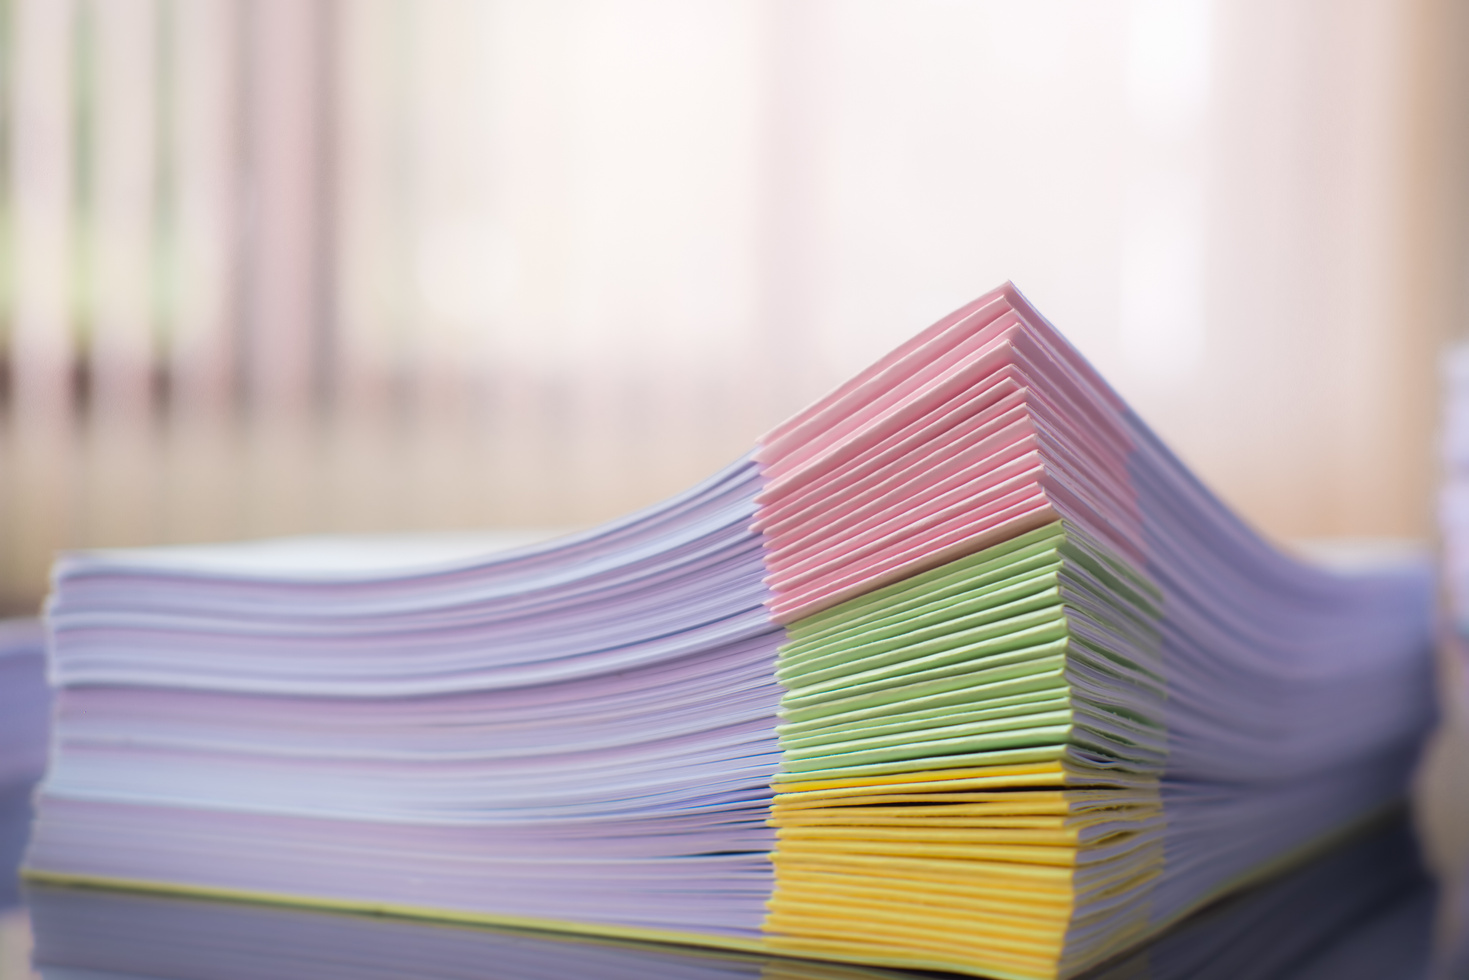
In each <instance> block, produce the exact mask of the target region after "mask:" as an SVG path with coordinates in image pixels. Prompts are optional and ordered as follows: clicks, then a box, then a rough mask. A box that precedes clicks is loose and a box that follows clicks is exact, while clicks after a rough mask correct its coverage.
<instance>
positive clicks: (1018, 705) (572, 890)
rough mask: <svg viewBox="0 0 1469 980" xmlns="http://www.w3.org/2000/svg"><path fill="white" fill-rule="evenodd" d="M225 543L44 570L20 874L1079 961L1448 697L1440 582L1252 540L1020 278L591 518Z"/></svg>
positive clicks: (684, 936)
mask: <svg viewBox="0 0 1469 980" xmlns="http://www.w3.org/2000/svg"><path fill="white" fill-rule="evenodd" d="M241 547H242V549H243V548H247V547H248V546H241ZM240 554H241V557H240V559H239V560H238V561H235V562H234V563H233V564H232V559H231V555H230V551H229V549H227V548H215V549H209V550H208V552H207V554H205V553H203V552H199V551H191V550H190V549H174V550H171V551H148V552H139V553H129V552H107V553H96V554H78V555H73V556H69V557H67V558H65V559H64V560H63V561H62V562H61V563H60V564H59V566H58V568H57V571H56V580H55V581H56V590H55V594H54V596H53V598H52V601H51V607H50V625H51V630H52V634H53V644H52V653H53V662H52V674H53V677H54V679H55V680H56V681H57V682H58V683H59V684H60V685H61V693H60V699H59V707H58V714H57V740H56V747H57V752H56V756H55V759H54V761H53V765H52V769H51V772H50V773H49V775H48V777H47V781H46V783H45V787H44V792H43V794H42V797H41V802H40V819H39V822H38V825H37V832H36V837H35V841H34V844H33V848H32V851H31V854H30V858H29V868H30V870H29V874H30V875H31V876H32V877H33V878H35V879H37V880H42V881H50V882H54V883H86V884H93V885H105V886H112V887H134V888H137V887H145V888H148V889H153V890H163V891H172V892H179V893H193V894H207V895H221V896H235V897H242V898H252V899H260V900H275V901H288V902H292V903H296V904H320V905H327V906H334V907H340V908H357V909H372V910H375V911H388V912H398V913H402V914H406V915H426V916H433V917H443V918H459V919H464V920H470V921H488V922H499V923H508V924H520V925H533V926H538V927H547V928H557V929H564V930H571V931H582V932H593V933H601V934H607V935H614V936H624V937H629V936H630V937H638V938H653V939H673V940H677V941H680V942H703V943H707V944H711V945H721V946H726V947H735V948H746V949H762V950H767V951H778V952H782V953H786V954H794V955H800V956H810V957H818V958H827V959H833V960H844V961H850V962H858V963H867V964H875V965H888V966H905V967H921V968H935V969H947V970H955V971H960V972H966V973H971V974H974V975H980V976H995V977H1014V978H1051V977H1059V976H1071V975H1073V974H1075V973H1077V972H1079V971H1081V970H1084V969H1086V968H1088V967H1090V966H1092V965H1094V964H1096V963H1099V962H1101V961H1103V960H1105V959H1108V958H1109V957H1112V956H1114V955H1116V954H1118V953H1120V952H1121V951H1122V950H1124V949H1125V948H1127V947H1129V946H1132V945H1134V944H1136V943H1137V942H1139V941H1140V940H1142V939H1144V938H1146V937H1147V936H1149V935H1151V934H1153V933H1155V932H1157V931H1158V930H1159V929H1161V928H1163V927H1164V926H1166V925H1168V924H1169V923H1171V922H1173V921H1175V920H1176V919H1177V918H1179V917H1180V916H1182V915H1183V914H1185V913H1186V912H1188V911H1189V910H1191V909H1193V908H1196V907H1198V906H1199V905H1200V904H1202V903H1204V902H1206V901H1208V900H1210V899H1212V898H1214V897H1216V896H1218V895H1220V894H1222V893H1224V892H1225V891H1227V890H1229V889H1230V888H1233V887H1237V886H1239V885H1241V884H1244V883H1247V882H1249V881H1252V880H1254V879H1256V878H1258V877H1260V876H1262V875H1265V874H1268V873H1270V872H1271V871H1272V870H1274V869H1278V868H1280V867H1282V866H1284V865H1286V864H1288V863H1290V862H1291V861H1293V860H1298V859H1299V858H1300V857H1301V856H1302V855H1304V854H1307V853H1309V852H1311V851H1312V850H1313V849H1315V848H1319V847H1322V846H1324V845H1325V844H1327V843H1329V842H1330V841H1332V840H1334V839H1337V838H1340V837H1341V836H1342V835H1345V834H1349V833H1350V832H1351V831H1352V830H1353V828H1356V827H1359V826H1361V825H1362V824H1363V823H1364V822H1365V821H1369V820H1371V819H1372V818H1373V817H1374V815H1377V814H1380V813H1381V812H1383V811H1384V810H1385V809H1386V808H1389V807H1391V806H1392V805H1393V804H1394V803H1395V802H1396V801H1397V800H1398V799H1399V798H1400V797H1401V795H1402V793H1403V790H1404V783H1405V779H1406V774H1407V773H1408V771H1409V769H1410V767H1411V764H1412V761H1413V759H1414V757H1415V754H1416V752H1417V749H1418V745H1419V743H1420V740H1421V738H1422V734H1423V728H1424V726H1425V724H1426V721H1427V719H1428V718H1430V717H1431V713H1432V709H1431V704H1432V696H1431V676H1432V673H1431V660H1430V656H1429V641H1430V633H1429V627H1430V621H1431V605H1432V588H1431V584H1430V581H1431V580H1430V574H1429V570H1428V568H1426V567H1424V566H1421V565H1404V564H1403V563H1401V562H1399V563H1396V564H1395V565H1394V566H1392V567H1390V568H1385V569H1382V570H1380V571H1370V570H1368V571H1357V572H1352V573H1345V572H1341V571H1331V570H1327V569H1324V568H1319V567H1315V566H1312V565H1308V564H1304V563H1302V562H1300V561H1298V560H1296V559H1294V558H1291V557H1288V556H1286V555H1285V554H1283V553H1281V552H1279V551H1277V550H1275V549H1274V548H1272V547H1271V546H1269V545H1268V544H1266V543H1265V542H1264V541H1263V540H1262V539H1260V538H1259V537H1258V536H1257V535H1256V534H1255V533H1253V532H1252V531H1251V530H1250V529H1249V528H1248V527H1247V526H1246V525H1245V524H1244V523H1242V522H1241V521H1240V520H1239V519H1237V518H1236V517H1235V516H1234V515H1233V514H1231V513H1230V512H1229V511H1228V510H1227V509H1226V508H1225V507H1224V506H1223V505H1221V504H1220V503H1219V502H1218V501H1217V499H1216V498H1214V497H1213V496H1212V495H1211V494H1210V493H1209V492H1208V491H1207V490H1206V489H1205V488H1204V487H1203V486H1202V485H1201V484H1200V483H1199V482H1198V481H1197V480H1196V479H1195V478H1194V477H1192V476H1191V475H1190V474H1189V473H1188V471H1187V470H1186V469H1185V468H1184V467H1183V466H1182V465H1181V464H1180V463H1179V462H1178V461H1177V460H1176V459H1175V457H1174V456H1173V455H1172V454H1171V453H1169V452H1168V450H1167V449H1166V448H1165V447H1164V446H1163V445H1162V444H1161V443H1160V442H1159V441H1158V440H1157V438H1156V437H1154V436H1153V435H1152V433H1151V432H1150V431H1149V430H1148V429H1147V427H1146V426H1145V425H1144V424H1143V423H1142V422H1141V421H1140V420H1139V419H1138V418H1137V417H1136V416H1135V415H1134V414H1133V413H1132V412H1131V411H1130V410H1129V409H1128V408H1127V407H1126V405H1125V404H1124V403H1123V402H1122V400H1121V399H1120V398H1119V397H1118V396H1117V395H1116V393H1114V392H1113V391H1112V390H1111V389H1110V388H1109V387H1108V386H1107V385H1106V383H1105V382H1104V381H1103V380H1102V379H1101V378H1100V377H1099V376H1098V375H1097V373H1096V372H1095V371H1094V370H1093V369H1092V368H1091V367H1090V366H1089V365H1088V364H1087V363H1086V362H1085V361H1084V360H1083V359H1082V358H1081V357H1080V355H1079V354H1077V353H1076V351H1075V350H1074V349H1072V348H1071V347H1070V346H1069V345H1068V344H1067V343H1066V341H1065V340H1064V339H1063V338H1062V337H1061V335H1060V334H1059V333H1058V332H1057V331H1056V330H1055V329H1054V328H1053V327H1052V326H1051V325H1050V324H1048V323H1047V322H1046V321H1045V320H1044V319H1043V318H1042V317H1041V316H1040V315H1039V314H1038V313H1037V312H1036V311H1035V310H1034V309H1033V308H1032V307H1031V306H1030V305H1029V304H1028V303H1027V302H1026V301H1025V300H1024V299H1023V297H1021V296H1020V295H1019V294H1018V293H1017V292H1016V291H1015V290H1014V289H1013V288H1012V287H1009V286H1006V287H1002V288H1001V289H999V290H996V291H995V292H993V293H990V294H988V295H986V296H984V297H981V298H980V299H979V300H976V301H975V302H974V303H972V304H970V305H969V306H966V307H965V308H963V309H961V310H959V311H957V312H956V313H954V314H952V315H951V316H949V317H946V318H945V319H944V320H942V321H940V322H939V323H937V324H935V325H934V326H933V327H931V328H929V329H928V330H926V331H924V332H922V333H920V334H919V335H917V336H916V337H914V338H913V339H912V340H910V341H909V342H908V343H906V344H904V345H903V346H901V347H900V348H898V349H897V350H896V351H894V352H893V353H892V354H891V355H889V356H888V357H886V358H884V359H883V360H881V361H879V362H878V363H877V364H876V365H874V366H873V367H871V368H869V369H868V370H867V371H865V372H863V373H862V374H860V375H858V376H857V377H856V378H854V379H853V380H852V381H850V382H848V383H847V384H846V385H843V386H842V387H840V388H839V389H837V390H836V391H835V392H833V393H832V394H830V395H829V396H827V397H826V398H824V399H822V400H821V401H819V402H817V403H816V404H815V405H813V406H812V407H810V408H809V409H807V410H806V411H804V412H802V413H801V414H799V415H798V416H796V417H795V418H793V419H791V420H790V421H788V422H787V423H785V424H784V425H782V426H780V427H779V428H777V429H776V430H775V431H773V432H772V433H770V435H768V436H767V437H766V438H765V439H763V440H762V441H761V443H760V445H759V446H758V447H757V449H756V450H755V452H754V454H753V455H752V457H751V458H749V459H747V460H743V461H740V462H738V463H736V464H735V465H733V466H731V467H730V468H729V469H727V470H725V471H724V472H722V473H720V474H718V475H716V476H715V477H714V478H712V479H711V480H709V481H707V482H706V483H704V484H702V485H700V486H699V487H696V488H694V489H693V490H691V491H689V492H688V493H685V494H683V495H680V496H679V497H676V498H674V499H672V500H670V501H668V502H666V503H664V504H662V505H659V506H656V507H653V508H650V509H649V510H646V511H644V512H642V513H639V514H636V515H633V516H632V517H629V518H627V519H624V520H622V521H618V522H614V523H612V524H609V525H607V526H605V527H602V528H599V529H596V530H593V531H590V532H586V533H583V534H580V535H575V536H572V537H568V538H564V539H560V540H556V541H550V542H544V543H540V544H534V545H530V546H527V547H522V548H520V549H518V550H514V551H510V552H504V553H499V554H489V555H485V556H483V557H481V558H463V557H461V558H458V559H455V560H450V561H443V562H440V563H437V564H435V565H431V566H424V565H418V566H415V567H411V568H402V569H398V570H391V569H385V568H384V567H382V563H381V562H377V563H373V564H372V566H371V570H363V571H360V572H353V571H350V570H343V571H340V572H332V573H328V572H324V571H322V570H321V569H320V568H315V569H313V570H311V571H310V572H309V573H308V572H307V571H304V570H293V569H292V568H291V567H289V563H283V564H282V566H281V567H279V568H277V567H265V566H262V563H261V562H260V560H259V558H258V555H257V556H255V557H253V558H251V559H249V560H246V559H245V558H244V557H243V554H244V553H243V551H242V552H241V553H240ZM267 564H268V563H267Z"/></svg>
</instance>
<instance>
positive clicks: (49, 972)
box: [27, 822, 1462, 980]
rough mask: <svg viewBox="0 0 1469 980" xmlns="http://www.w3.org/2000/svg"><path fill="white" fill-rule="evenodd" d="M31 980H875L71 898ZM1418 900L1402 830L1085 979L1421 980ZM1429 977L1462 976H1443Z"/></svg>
mask: <svg viewBox="0 0 1469 980" xmlns="http://www.w3.org/2000/svg"><path fill="white" fill-rule="evenodd" d="M27 898H28V904H29V906H30V914H31V921H32V927H33V932H34V943H35V947H34V954H35V960H36V968H37V970H38V972H39V973H40V975H41V976H42V977H44V978H46V980H124V978H127V980H137V978H151V977H159V978H164V977H166V978H173V980H267V978H268V980H281V978H291V977H311V978H337V980H387V978H399V977H410V976H411V977H418V978H424V980H483V978H504V980H551V978H583V977H585V978H595V980H623V978H626V980H634V978H637V980H646V978H658V980H715V978H735V977H752V978H753V977H765V978H780V980H861V978H867V980H875V978H889V980H896V978H901V977H914V976H918V975H917V974H908V973H902V972H897V971H890V970H875V969H869V968H864V967H851V966H841V965H833V964H823V963H813V962H804V961H800V960H788V959H779V958H773V957H768V956H748V955H736V954H730V953H722V952H710V951H701V950H697V949H691V948H685V947H667V946H654V945H648V944H639V943H627V942H604V941H594V940H587V939H580V938H569V937H564V936H555V935H549V934H545V933H532V932H523V931H511V930H502V929H489V928H470V927H464V926H455V925H445V924H437V923H430V922H418V921H409V920H403V919H393V918H384V917H374V916H361V915H346V914H333V913H327V912H315V911H300V910H294V909H288V908H281V907H272V906H264V905H250V904H243V903H231V902H216V901H196V900H185V899H177V898H165V897H159V896H152V895H141V894H130V893H122V892H109V891H101V890H89V889H80V888H31V889H29V890H28V893H27ZM1433 914H1434V912H1433V889H1432V887H1431V885H1430V884H1429V882H1428V880H1427V879H1426V878H1425V877H1424V875H1423V873H1422V872H1421V871H1420V869H1419V865H1418V861H1417V855H1416V852H1415V850H1414V847H1413V844H1412V840H1411V837H1410V835H1409V833H1408V831H1407V829H1406V827H1405V826H1404V825H1403V823H1402V822H1395V823H1392V824H1391V825H1387V826H1384V827H1380V828H1379V829H1377V830H1376V831H1374V832H1373V833H1371V834H1368V835H1365V836H1363V837H1360V838H1358V839H1356V840H1354V841H1352V842H1350V843H1349V844H1347V845H1345V846H1343V847H1340V848H1338V849H1336V850H1334V851H1332V852H1331V853H1329V854H1326V855H1324V856H1322V857H1319V858H1317V859H1315V860H1312V861H1310V862H1309V863H1307V864H1305V865H1303V866H1301V867H1299V868H1297V869H1295V870H1293V871H1291V872H1289V873H1287V874H1285V875H1284V876H1282V877H1279V878H1277V879H1275V880H1273V881H1271V882H1269V883H1267V884H1265V885H1262V886H1259V887H1256V888H1254V889H1252V890H1250V891H1248V892H1246V893H1244V894H1241V895H1238V896H1235V897H1233V898H1231V899H1229V900H1226V901H1224V902H1222V903H1220V904H1217V905H1215V906H1213V907H1211V908H1209V909H1206V910H1204V911H1203V912H1201V913H1200V914H1198V915H1196V916H1194V917H1193V918H1191V919H1189V920H1187V921H1186V922H1184V923H1182V924H1180V925H1179V926H1177V927H1175V928H1174V929H1172V930H1171V931H1169V932H1168V933H1166V934H1164V935H1163V936H1162V937H1160V938H1159V939H1157V940H1156V941H1155V942H1153V943H1152V944H1151V945H1149V946H1147V947H1146V948H1144V949H1140V950H1137V951H1135V952H1134V953H1132V954H1130V955H1128V956H1126V957H1124V958H1122V959H1121V960H1119V961H1116V962H1114V963H1111V964H1107V965H1106V966H1104V967H1102V968H1100V969H1099V970H1096V971H1093V972H1092V973H1090V974H1088V976H1089V977H1091V978H1107V980H1123V978H1128V980H1132V978H1143V977H1150V978H1157V980H1171V978H1191V980H1211V978H1220V980H1223V978H1236V980H1237V978H1262V980H1266V978H1280V980H1285V978H1290V980H1318V978H1320V980H1326V978H1331V980H1354V978H1362V980H1368V978H1372V980H1377V978H1383V980H1387V978H1392V980H1403V978H1406V980H1415V978H1420V977H1427V976H1428V975H1429V973H1430V965H1429V953H1428V950H1429V934H1430V925H1431V920H1432V918H1433ZM1436 972H1438V974H1439V975H1440V976H1449V975H1455V976H1457V975H1462V974H1460V973H1458V972H1457V971H1453V970H1452V969H1450V970H1449V971H1444V970H1443V969H1442V965H1440V969H1439V970H1438V971H1436ZM930 976H931V975H930Z"/></svg>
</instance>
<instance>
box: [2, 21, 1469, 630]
mask: <svg viewBox="0 0 1469 980" xmlns="http://www.w3.org/2000/svg"><path fill="white" fill-rule="evenodd" d="M1458 7H1459V5H1456V4H1453V3H1451V2H1449V0H1289V2H1276V0H1271V2H1266V0H1212V2H1210V0H1130V2H1128V0H1114V2H1104V3H1097V2H1095V0H1068V2H1056V0H1040V2H1037V0H1006V2H1000V0H987V2H963V3H960V2H940V0H921V2H919V0H909V2H897V0H886V2H873V0H704V2H697V3H688V2H686V0H0V71H3V78H0V85H3V87H0V338H3V339H0V358H3V360H0V378H3V385H0V406H3V408H0V412H3V418H0V607H3V608H8V609H25V608H28V607H31V606H33V605H34V603H35V602H36V601H37V599H38V597H39V596H40V595H41V593H42V591H43V590H44V576H45V569H46V567H47V564H48V563H49V560H50V555H51V554H52V553H53V551H54V550H55V549H57V548H60V547H78V546H93V545H126V544H139V543H147V542H172V541H190V540H202V539H218V538H229V537H238V536H243V535H266V534H282V533H293V532H302V531H369V530H388V529H429V528H452V527H468V526H483V525H526V524H536V525H548V524H550V525H563V524H577V523H586V522H590V521H594V520H598V519H601V518H605V517H609V516H612V515H614V514H616V513H618V512H620V511H623V510H625V509H627V508H630V507H635V506H638V505H641V504H644V503H648V502H651V501H653V500H655V499H657V498H658V497H660V496H661V495H664V494H666V493H669V492H672V491H675V490H677V489H679V488H681V487H682V486H684V485H687V484H688V483H690V482H692V481H693V480H695V479H697V478H699V477H701V476H703V475H705V474H707V473H708V472H709V471H711V470H712V469H714V468H715V467H717V466H718V465H720V464H722V463H724V462H727V461H729V460H730V459H732V458H734V457H735V456H737V455H739V454H740V453H742V452H744V451H745V450H746V449H748V447H749V446H750V445H751V442H752V440H753V439H754V438H755V437H756V436H757V435H758V434H759V433H760V432H761V431H762V430H763V429H764V428H765V427H767V426H769V425H771V424H773V423H774V422H776V421H778V420H779V419H780V418H781V417H782V416H783V415H785V414H787V413H789V412H790V411H792V410H794V409H795V408H797V407H799V406H800V405H801V404H803V403H805V402H807V401H809V400H810V399H812V398H814V397H815V396H816V395H818V394H819V393H820V392H821V391H822V390H824V389H825V388H826V387H828V386H829V385H831V384H833V383H835V382H837V381H839V380H840V379H841V378H842V377H843V376H845V375H846V374H848V373H850V372H852V371H853V370H855V369H857V368H859V367H860V366H862V365H864V364H865V363H866V362H868V361H870V360H871V359H872V358H874V357H876V356H877V355H879V354H881V353H882V352H884V351H885V350H886V349H887V348H889V347H891V346H893V345H894V344H895V343H897V342H898V341H899V340H901V339H902V338H904V337H906V336H907V335H909V334H911V333H912V332H914V331H915V330H917V329H919V328H921V327H923V326H925V325H927V324H928V323H929V322H931V321H932V320H934V319H936V318H938V317H939V316H941V315H942V314H944V313H946V312H948V311H949V310H950V309H952V308H954V307H956V306H958V305H960V304H961V303H963V302H965V301H966V300H968V299H970V298H972V297H973V296H975V295H977V294H978V293H980V292H983V291H984V290H987V289H989V288H991V287H992V286H994V285H996V284H997V283H998V282H1000V281H1002V280H1004V279H1007V278H1009V279H1013V280H1014V281H1015V282H1016V283H1017V284H1018V285H1019V286H1020V287H1021V289H1022V290H1024V291H1026V292H1027V293H1028V294H1029V295H1030V296H1031V298H1032V299H1034V300H1035V301H1036V302H1037V304H1038V305H1039V306H1040V307H1041V309H1043V310H1045V311H1046V312H1047V313H1048V315H1049V316H1050V317H1051V318H1052V319H1053V321H1054V322H1055V323H1056V324H1057V325H1058V326H1059V327H1061V329H1062V330H1063V331H1065V332H1066V333H1067V334H1068V335H1069V336H1070V337H1071V338H1072V339H1073V340H1074V342H1075V343H1076V344H1077V345H1078V346H1079V347H1080V348H1081V349H1082V351H1083V352H1084V353H1086V354H1087V355H1088V356H1090V357H1091V358H1093V359H1094V361H1095V362H1096V363H1097V364H1098V366H1099V367H1100V368H1101V369H1102V371H1103V372H1104V373H1105V374H1107V375H1108V376H1109V377H1110V378H1111V379H1113V381H1114V382H1115V383H1116V384H1117V386H1118V387H1119V389H1120V390H1121V391H1122V392H1123V394H1124V395H1125V396H1126V397H1128V398H1129V399H1130V400H1132V401H1133V403H1134V405H1135V406H1136V407H1137V408H1138V409H1139V411H1140V412H1141V414H1142V415H1143V416H1144V417H1145V418H1147V419H1148V420H1149V421H1151V422H1152V423H1153V424H1154V425H1155V426H1156V427H1157V428H1158V429H1159V430H1160V432H1161V433H1162V434H1163V436H1164V437H1165V438H1166V439H1167V440H1169V441H1170V442H1171V443H1172V444H1173V445H1174V446H1175V447H1176V448H1177V449H1178V450H1179V452H1180V453H1181V455H1182V456H1183V457H1184V458H1185V459H1186V460H1187V461H1188V462H1190V463H1191V464H1193V465H1194V466H1195V467H1196V468H1197V469H1198V470H1199V471H1200V473H1201V474H1202V475H1203V476H1204V478H1205V479H1206V481H1207V482H1209V483H1210V484H1212V485H1213V486H1214V487H1216V488H1217V489H1218V490H1219V491H1220V492H1221V493H1222V494H1223V496H1224V497H1225V498H1226V499H1227V500H1229V501H1230V502H1231V503H1233V504H1234V505H1236V506H1237V507H1238V508H1240V509H1241V510H1242V511H1243V512H1244V514H1245V515H1246V516H1247V517H1248V518H1250V519H1251V520H1253V521H1254V522H1255V523H1257V524H1258V525H1259V526H1261V527H1262V528H1263V529H1265V530H1266V531H1268V532H1269V533H1271V534H1274V535H1277V536H1303V535H1323V534H1353V535H1355V534H1394V535H1416V536H1422V535H1426V534H1427V533H1428V530H1429V526H1430V522H1429V487H1430V485H1431V481H1432V478H1433V477H1432V470H1431V464H1430V459H1431V455H1432V454H1431V452H1430V450H1429V441H1430V438H1431V433H1432V419H1433V413H1434V406H1435V404H1436V395H1435V391H1434V379H1435V377H1436V373H1435V372H1434V370H1433V362H1434V358H1435V356H1436V351H1437V349H1438V347H1439V345H1440V343H1441V340H1442V338H1443V337H1444V336H1445V335H1447V334H1448V333H1450V332H1453V331H1456V330H1458V329H1459V325H1460V324H1461V322H1462V321H1463V320H1464V317H1465V310H1464V295H1463V293H1464V288H1463V287H1464V285H1465V279H1466V273H1469V263H1466V261H1465V258H1466V256H1465V234H1464V233H1465V220H1464V214H1465V197H1464V189H1463V186H1462V185H1463V184H1464V177H1465V175H1466V174H1469V159H1466V155H1465V152H1464V137H1465V132H1464V127H1465V122H1466V119H1469V113H1466V111H1465V110H1466V108H1469V106H1466V96H1469V81H1466V78H1465V76H1464V70H1463V66H1464V65H1465V64H1466V63H1469V59H1466V58H1465V54H1466V53H1469V51H1466V45H1465V43H1464V41H1465V32H1466V25H1465V23H1464V12H1462V11H1461V10H1460V9H1458Z"/></svg>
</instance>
